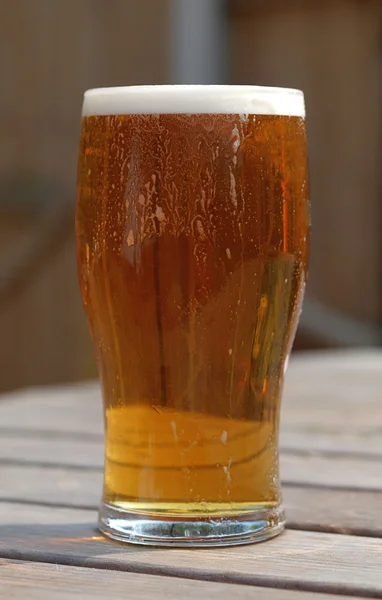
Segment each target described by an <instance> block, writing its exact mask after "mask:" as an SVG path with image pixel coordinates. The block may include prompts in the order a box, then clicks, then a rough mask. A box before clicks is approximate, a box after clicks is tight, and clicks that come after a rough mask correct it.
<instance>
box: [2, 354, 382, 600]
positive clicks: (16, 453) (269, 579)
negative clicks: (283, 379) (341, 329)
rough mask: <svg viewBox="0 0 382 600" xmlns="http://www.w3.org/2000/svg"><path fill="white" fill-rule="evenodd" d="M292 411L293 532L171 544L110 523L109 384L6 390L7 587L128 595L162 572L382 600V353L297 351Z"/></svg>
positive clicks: (220, 589)
mask: <svg viewBox="0 0 382 600" xmlns="http://www.w3.org/2000/svg"><path fill="white" fill-rule="evenodd" d="M282 413H283V414H282V434H281V448H282V452H281V472H282V479H283V490H284V498H285V506H286V511H287V519H288V529H289V530H288V531H286V533H285V534H283V535H282V536H280V537H278V538H276V539H274V540H272V541H269V542H267V543H264V544H260V545H253V546H244V547H240V548H221V549H216V550H213V549H209V550H198V551H190V550H175V549H171V550H159V549H153V548H140V547H134V546H127V545H121V544H118V543H114V542H111V541H109V540H106V539H104V538H103V537H102V536H101V535H100V534H99V533H98V531H97V529H96V520H97V514H96V508H97V506H98V504H99V500H100V494H101V483H102V461H103V432H102V404H101V398H100V391H99V387H98V385H97V384H93V383H90V384H80V385H77V386H61V387H58V388H50V389H49V388H47V389H43V390H40V389H32V390H24V391H20V392H14V393H12V394H8V395H6V396H3V397H0V481H1V483H2V485H1V487H0V558H1V557H2V558H3V559H4V560H3V561H2V562H1V563H0V594H1V596H2V597H4V598H6V597H10V598H13V597H15V598H16V599H17V598H18V597H23V594H24V597H26V595H28V598H31V599H33V598H34V597H36V598H42V599H44V598H47V599H48V598H49V599H50V598H52V599H53V600H55V598H61V597H62V598H66V597H68V598H69V597H81V598H84V599H86V598H88V597H89V598H90V597H100V598H119V597H121V598H122V597H123V590H124V586H125V585H126V586H127V589H129V591H131V592H132V593H133V594H134V590H138V589H139V590H140V594H141V597H149V595H150V596H152V595H153V594H155V590H157V589H159V587H158V586H159V584H160V585H161V586H162V587H161V590H162V591H163V594H162V592H161V595H163V596H168V597H169V598H172V597H174V598H175V597H177V595H179V594H180V591H181V593H182V596H183V597H185V598H188V597H190V598H192V597H196V596H198V597H201V598H203V597H206V598H207V597H210V598H211V597H212V598H213V597H217V596H218V595H220V596H222V597H223V598H224V597H227V598H228V595H231V594H232V593H234V594H235V596H236V597H238V598H241V597H243V598H247V597H248V598H249V597H251V598H252V597H253V598H264V599H265V598H268V597H269V598H275V599H276V598H280V600H284V598H285V600H289V598H290V600H292V597H295V598H296V600H299V599H300V598H301V600H305V598H308V597H309V598H312V600H314V598H317V600H318V598H320V597H319V596H317V594H319V593H321V594H324V596H325V594H326V595H328V594H335V595H337V594H342V595H344V596H345V597H346V596H347V597H349V596H352V597H354V596H358V597H368V598H382V567H381V565H382V540H381V538H382V527H381V510H382V441H381V432H382V352H378V351H364V352H345V353H341V352H339V353H338V352H337V353H336V352H329V353H314V354H307V355H301V356H299V357H295V358H294V359H293V360H292V361H291V365H290V369H289V373H288V378H287V384H286V389H285V395H284V402H283V411H282ZM17 561H21V562H17ZM23 561H24V562H23ZM56 565H59V566H58V567H56ZM62 565H66V566H62ZM35 567H36V568H35ZM57 568H58V571H59V572H58V571H57ZM111 571H113V573H111ZM123 571H129V573H124V572H123ZM15 572H18V573H20V577H15V578H14V581H12V577H13V574H14V573H15ZM21 573H24V574H23V575H22V576H21ZM90 574H92V575H93V577H92V575H90ZM149 574H150V576H149ZM159 575H160V576H161V577H160V581H159V582H158V584H157V583H155V582H154V579H156V577H157V576H159ZM113 576H115V577H116V579H115V580H114V581H115V583H114V587H113V585H112V584H111V583H110V584H109V583H108V582H109V577H110V582H111V581H112V578H113ZM153 578H154V579H153ZM21 579H22V581H21ZM189 579H194V580H205V581H204V582H203V583H202V582H200V581H193V582H190V581H189ZM64 581H65V582H67V583H65V586H64ZM98 582H99V584H98ZM238 583H240V584H242V585H240V586H237V584H238ZM6 586H8V587H6ZM60 586H62V587H65V589H64V590H63V591H62V592H60V591H59V587H60ZM110 586H111V587H110ZM179 586H180V587H179ZM182 586H183V587H182ZM196 586H197V587H196ZM258 586H260V587H258ZM261 586H263V587H261ZM272 588H274V589H272ZM275 588H277V589H275ZM284 589H286V590H289V591H281V590H284ZM94 590H96V591H94ZM32 592H33V593H34V594H35V596H33V595H32ZM40 592H41V593H40ZM12 594H13V595H12ZM60 594H61V595H60ZM63 594H64V595H63ZM97 594H98V595H97ZM113 594H114V595H113ZM145 594H146V596H145ZM328 597H329V596H328ZM337 597H338V596H337Z"/></svg>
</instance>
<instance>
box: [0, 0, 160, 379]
mask: <svg viewBox="0 0 382 600" xmlns="http://www.w3.org/2000/svg"><path fill="white" fill-rule="evenodd" d="M169 2H170V0H140V1H139V2H136V1H134V0H130V1H129V0H107V1H106V0H65V1H61V0H11V1H8V0H2V2H1V9H2V10H1V13H2V17H1V19H0V69H1V71H0V72H1V73H2V91H1V94H0V131H1V136H0V191H1V185H2V181H3V180H4V179H9V177H13V178H15V179H17V178H18V177H25V175H27V176H28V177H29V178H31V179H33V178H35V179H38V180H42V181H44V180H45V179H48V180H50V181H52V182H53V186H55V188H56V189H57V196H58V195H61V193H62V190H64V193H66V195H67V201H68V207H69V208H68V210H72V211H74V199H75V180H76V165H77V147H78V134H79V121H80V110H81V102H82V94H83V92H84V90H85V89H86V88H89V87H96V86H107V85H123V84H125V85H126V84H143V83H164V82H166V81H167V79H168V76H169V74H168V60H167V57H168V50H167V39H168V30H167V29H168V23H169V19H168V10H169ZM54 196H55V194H54V193H53V194H51V195H50V196H49V197H46V198H40V200H41V204H43V203H44V202H49V203H52V202H56V201H57V198H56V197H54ZM24 200H25V202H24ZM23 204H25V205H27V206H28V214H27V215H25V217H24V216H22V215H20V214H19V212H20V207H22V205H23ZM10 205H11V206H10V207H9V203H7V210H6V211H5V210H4V207H2V206H1V204H0V219H1V227H0V235H1V240H0V241H1V244H0V249H1V252H2V257H4V256H5V255H6V252H7V251H8V249H11V248H13V249H14V247H15V246H17V244H18V240H19V239H21V238H19V235H18V232H17V227H15V223H19V224H20V232H19V234H20V235H21V233H22V230H24V226H25V221H27V220H28V219H29V220H30V223H31V224H32V223H33V222H34V220H35V218H36V214H37V210H38V209H40V210H41V206H40V207H38V206H36V207H35V210H33V206H32V207H31V206H30V202H28V199H27V198H26V199H21V202H18V206H17V207H16V208H15V213H17V214H13V212H12V201H11V202H10ZM21 224H22V227H21ZM0 331H1V340H2V342H1V344H0V390H1V389H3V390H4V389H9V388H12V387H18V386H24V385H33V384H40V383H49V382H55V381H65V380H72V379H81V378H84V377H87V376H92V375H94V373H95V369H94V361H93V355H92V350H91V347H90V341H89V335H88V331H87V327H86V323H85V318H84V313H83V310H82V306H81V302H80V299H79V292H78V285H77V274H76V265H75V252H74V237H73V233H71V232H70V233H69V234H68V235H67V239H66V242H65V243H64V244H63V245H62V246H61V248H60V250H59V252H58V253H55V254H54V255H53V256H52V257H51V259H50V260H49V261H48V262H47V264H46V265H45V266H44V268H43V270H42V271H41V272H39V273H38V274H37V276H36V277H35V278H34V279H33V280H32V283H31V284H29V285H28V286H26V288H25V289H24V291H23V292H22V293H19V294H17V295H16V296H15V297H14V298H12V299H11V301H8V302H7V303H6V304H5V305H3V306H0Z"/></svg>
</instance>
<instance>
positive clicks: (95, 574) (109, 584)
mask: <svg viewBox="0 0 382 600" xmlns="http://www.w3.org/2000/svg"><path fill="white" fill-rule="evenodd" d="M26 594H27V596H26ZM0 595H1V597H3V598H6V599H7V600H8V599H10V598H12V600H25V598H26V597H27V598H28V600H72V599H73V598H79V599H80V600H93V599H95V600H96V599H97V598H98V599H100V598H103V599H105V598H107V599H108V600H126V598H139V599H140V600H153V598H166V599H167V600H179V599H183V598H184V600H191V599H192V598H198V600H207V599H208V600H220V599H223V600H224V598H227V600H230V599H231V598H235V600H236V599H237V600H250V599H251V600H252V599H253V600H262V599H263V598H264V600H325V599H326V600H327V598H328V597H327V595H323V594H311V593H309V592H297V591H286V590H275V589H273V590H272V589H270V588H264V587H257V586H254V587H248V586H244V585H235V584H230V585H227V584H223V583H215V582H210V581H192V582H190V580H188V579H182V578H180V577H166V576H162V577H160V576H158V575H142V574H138V573H123V572H120V571H107V570H105V569H102V570H101V569H87V568H84V567H68V566H66V565H58V564H56V565H51V564H44V563H30V562H24V561H19V560H7V559H0ZM336 598H337V599H338V600H344V599H345V596H336Z"/></svg>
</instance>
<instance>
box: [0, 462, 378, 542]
mask: <svg viewBox="0 0 382 600" xmlns="http://www.w3.org/2000/svg"><path fill="white" fill-rule="evenodd" d="M0 481H1V482H2V486H1V488H0V501H3V502H4V501H16V502H30V503H38V504H42V505H43V504H48V505H52V506H63V507H73V508H78V507H83V508H88V509H93V510H95V509H97V508H98V505H99V503H100V496H101V489H102V473H101V472H97V471H89V470H87V469H67V468H63V467H61V468H60V467H44V468H43V469H42V468H40V467H38V466H33V467H29V466H28V467H27V468H25V467H23V466H21V465H8V466H0ZM283 495H284V504H285V509H286V514H287V526H288V527H290V528H293V529H303V530H306V529H307V530H311V531H327V532H333V531H334V532H339V533H341V532H342V533H352V534H354V535H367V536H370V537H378V536H379V537H382V525H381V518H380V517H381V507H382V491H365V490H357V489H353V490H349V489H347V488H344V489H341V488H335V489H332V488H330V487H328V488H323V487H320V486H317V487H316V486H312V487H310V486H304V485H296V486H294V485H290V484H289V485H288V484H284V486H283Z"/></svg>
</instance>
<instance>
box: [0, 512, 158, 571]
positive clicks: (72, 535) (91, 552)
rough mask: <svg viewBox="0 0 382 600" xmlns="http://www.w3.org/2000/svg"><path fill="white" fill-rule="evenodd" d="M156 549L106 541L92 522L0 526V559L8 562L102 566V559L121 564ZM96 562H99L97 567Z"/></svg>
mask: <svg viewBox="0 0 382 600" xmlns="http://www.w3.org/2000/svg"><path fill="white" fill-rule="evenodd" d="M148 550H149V551H150V552H151V551H155V550H158V548H154V547H149V546H137V545H133V544H124V543H121V542H116V541H114V540H110V539H108V538H106V537H104V536H103V535H101V533H100V532H99V531H98V529H97V527H96V525H95V523H94V522H84V523H65V524H54V523H52V524H46V523H45V524H42V525H39V524H36V523H34V524H7V525H0V556H1V557H3V558H9V559H19V560H31V561H46V562H54V561H55V560H57V562H60V564H69V565H84V564H86V565H87V566H98V567H100V566H102V565H103V564H104V563H105V561H106V560H107V562H108V566H109V567H110V560H108V559H107V558H106V557H108V556H111V555H114V557H115V558H117V559H118V557H119V560H118V562H119V563H120V561H121V556H123V558H124V560H125V561H127V562H128V561H129V556H131V557H133V556H134V557H135V558H134V561H136V560H137V556H136V555H137V554H139V553H143V552H146V553H147V551H148ZM98 560H100V561H102V563H101V564H98Z"/></svg>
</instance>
